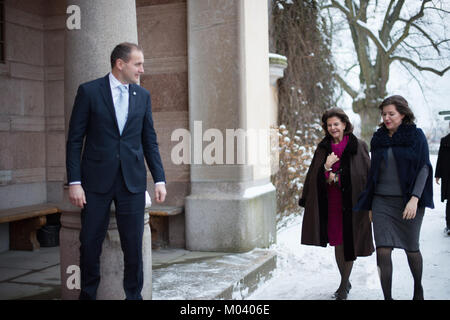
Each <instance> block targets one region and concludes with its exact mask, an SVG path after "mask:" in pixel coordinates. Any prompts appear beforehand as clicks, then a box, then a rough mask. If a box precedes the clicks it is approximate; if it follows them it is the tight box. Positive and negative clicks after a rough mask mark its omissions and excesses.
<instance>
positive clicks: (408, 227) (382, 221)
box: [372, 195, 425, 251]
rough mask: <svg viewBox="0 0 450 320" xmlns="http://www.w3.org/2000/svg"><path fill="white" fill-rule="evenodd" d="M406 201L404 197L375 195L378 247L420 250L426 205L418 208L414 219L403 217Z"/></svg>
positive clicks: (374, 228) (374, 223)
mask: <svg viewBox="0 0 450 320" xmlns="http://www.w3.org/2000/svg"><path fill="white" fill-rule="evenodd" d="M405 206H406V202H405V201H404V200H403V198H402V197H394V196H380V195H375V196H374V197H373V202H372V217H373V233H374V238H375V245H376V247H377V248H378V247H392V248H401V249H405V250H407V251H418V250H419V237H420V228H421V226H422V220H423V215H424V213H425V207H420V208H417V212H416V216H415V218H414V219H409V220H405V219H403V210H405Z"/></svg>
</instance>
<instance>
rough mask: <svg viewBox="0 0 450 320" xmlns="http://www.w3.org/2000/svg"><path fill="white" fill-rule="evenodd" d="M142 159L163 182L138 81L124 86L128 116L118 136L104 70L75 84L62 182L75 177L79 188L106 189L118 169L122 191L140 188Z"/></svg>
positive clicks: (146, 94) (144, 94) (145, 94)
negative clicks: (76, 88)
mask: <svg viewBox="0 0 450 320" xmlns="http://www.w3.org/2000/svg"><path fill="white" fill-rule="evenodd" d="M83 142H84V148H83ZM144 158H145V160H146V162H147V165H148V168H149V169H150V172H151V174H152V176H153V180H154V181H155V182H159V181H165V176H164V169H163V165H162V161H161V157H160V154H159V149H158V143H157V139H156V133H155V129H154V127H153V119H152V110H151V99H150V93H149V92H148V91H147V90H146V89H144V88H142V87H140V86H139V85H136V84H130V85H129V108H128V118H127V122H126V124H125V127H124V129H123V132H122V136H121V135H120V133H119V127H118V124H117V119H116V114H115V109H114V104H113V99H112V94H111V87H110V84H109V75H106V76H105V77H103V78H100V79H97V80H93V81H90V82H87V83H84V84H82V85H80V86H79V88H78V92H77V95H76V98H75V103H74V106H73V110H72V115H71V118H70V124H69V133H68V139H67V148H66V167H67V180H68V182H74V181H81V184H82V187H83V189H84V190H85V191H89V192H96V193H106V192H108V191H109V190H110V188H111V187H112V184H113V183H114V180H115V178H116V177H117V175H118V174H119V171H118V170H119V168H121V170H122V173H123V177H124V180H125V183H126V186H127V188H128V190H129V191H130V192H132V193H138V192H144V191H145V190H146V189H147V171H146V168H145V162H144Z"/></svg>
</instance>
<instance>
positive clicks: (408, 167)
mask: <svg viewBox="0 0 450 320" xmlns="http://www.w3.org/2000/svg"><path fill="white" fill-rule="evenodd" d="M379 108H380V110H381V116H382V118H383V122H382V124H380V128H379V129H378V130H377V131H376V132H375V133H374V135H373V137H372V141H371V143H370V145H371V153H372V158H371V165H370V172H369V177H368V179H367V185H366V189H365V190H364V192H363V193H362V194H361V196H360V198H359V200H358V203H357V205H356V207H355V208H354V210H355V211H361V210H372V215H373V231H374V236H375V245H376V252H377V265H378V270H379V273H380V279H381V287H382V289H383V295H384V298H385V299H386V300H391V299H392V296H391V287H392V260H391V253H392V250H393V249H394V248H400V249H403V250H405V252H406V255H407V258H408V264H409V267H410V269H411V272H412V275H413V278H414V295H413V299H415V300H423V288H422V269H423V260H422V254H421V252H420V249H419V236H420V228H421V225H422V219H423V216H424V213H425V207H428V208H434V204H433V175H432V174H433V168H432V167H431V163H430V157H429V152H428V143H427V140H426V138H425V135H424V133H423V131H422V130H421V129H419V128H417V127H416V125H415V124H414V120H415V117H414V114H413V112H412V111H411V109H410V108H409V106H408V102H407V101H406V100H405V99H404V98H403V97H401V96H398V95H396V96H391V97H389V98H386V99H385V100H384V101H383V102H382V103H381V105H380V106H379Z"/></svg>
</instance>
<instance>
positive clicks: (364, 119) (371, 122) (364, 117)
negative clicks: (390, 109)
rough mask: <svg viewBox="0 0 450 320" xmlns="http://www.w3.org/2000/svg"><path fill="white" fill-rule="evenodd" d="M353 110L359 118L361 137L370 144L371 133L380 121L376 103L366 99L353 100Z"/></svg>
mask: <svg viewBox="0 0 450 320" xmlns="http://www.w3.org/2000/svg"><path fill="white" fill-rule="evenodd" d="M353 111H354V112H356V113H357V114H358V115H359V117H360V118H361V137H360V138H361V139H362V140H364V141H365V142H367V144H368V145H369V146H370V140H371V139H372V135H373V134H374V132H375V131H376V130H377V129H378V125H379V124H380V122H381V119H380V110H379V109H378V105H377V104H376V103H370V102H369V101H367V100H356V101H354V102H353Z"/></svg>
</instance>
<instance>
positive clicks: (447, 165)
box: [434, 134, 450, 236]
mask: <svg viewBox="0 0 450 320" xmlns="http://www.w3.org/2000/svg"><path fill="white" fill-rule="evenodd" d="M434 177H435V178H436V183H437V184H439V180H440V179H441V178H442V186H441V201H442V202H444V200H447V204H446V206H445V222H446V227H445V229H444V232H445V233H446V234H447V235H449V236H450V203H449V201H450V134H448V135H446V136H445V137H443V138H442V139H441V144H440V146H439V153H438V158H437V162H436V172H435V174H434Z"/></svg>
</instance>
